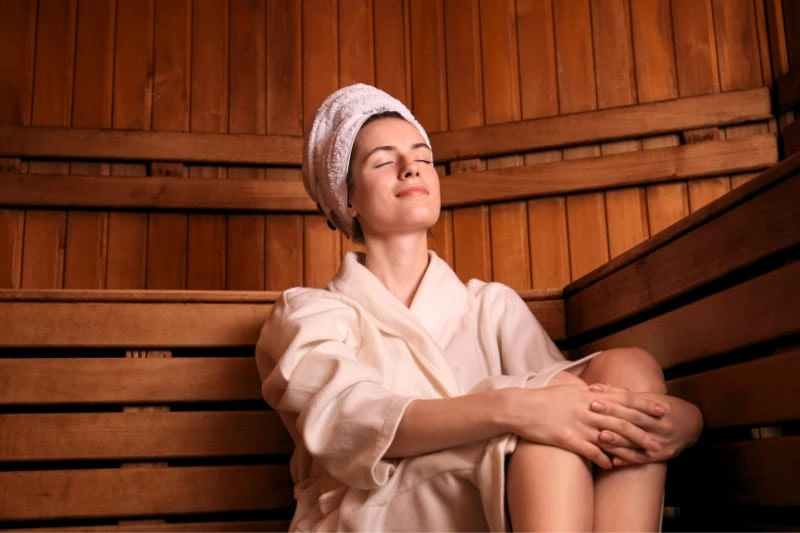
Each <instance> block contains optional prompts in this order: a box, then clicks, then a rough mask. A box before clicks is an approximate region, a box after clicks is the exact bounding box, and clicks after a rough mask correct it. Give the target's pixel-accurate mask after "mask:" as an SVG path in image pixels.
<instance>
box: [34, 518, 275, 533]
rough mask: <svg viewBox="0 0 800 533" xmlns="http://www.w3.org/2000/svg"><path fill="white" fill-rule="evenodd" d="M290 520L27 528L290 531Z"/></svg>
mask: <svg viewBox="0 0 800 533" xmlns="http://www.w3.org/2000/svg"><path fill="white" fill-rule="evenodd" d="M288 530H289V520H252V521H243V520H237V521H233V520H232V521H230V522H172V523H170V522H166V523H162V524H158V523H152V522H146V521H145V522H144V523H129V524H118V525H103V526H75V527H56V528H53V527H49V528H45V529H40V528H26V529H25V531H26V532H34V531H35V532H37V533H38V532H41V531H120V532H123V531H203V532H215V531H225V532H242V533H245V532H251V531H288Z"/></svg>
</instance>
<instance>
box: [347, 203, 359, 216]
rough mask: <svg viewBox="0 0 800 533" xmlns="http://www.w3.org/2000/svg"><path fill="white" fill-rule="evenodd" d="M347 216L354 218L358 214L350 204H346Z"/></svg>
mask: <svg viewBox="0 0 800 533" xmlns="http://www.w3.org/2000/svg"><path fill="white" fill-rule="evenodd" d="M347 216H349V217H350V218H356V216H358V211H356V208H355V207H353V206H352V205H350V204H347Z"/></svg>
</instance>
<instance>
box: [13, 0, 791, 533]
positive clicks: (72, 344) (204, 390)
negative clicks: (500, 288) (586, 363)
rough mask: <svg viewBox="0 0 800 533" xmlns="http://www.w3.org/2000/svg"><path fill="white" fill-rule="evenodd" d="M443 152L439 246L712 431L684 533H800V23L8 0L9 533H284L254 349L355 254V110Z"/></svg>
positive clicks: (480, 4) (777, 17)
mask: <svg viewBox="0 0 800 533" xmlns="http://www.w3.org/2000/svg"><path fill="white" fill-rule="evenodd" d="M356 82H365V83H370V84H373V85H376V86H377V87H380V88H382V89H384V90H385V91H387V92H389V93H390V94H392V95H394V96H396V97H397V98H399V99H400V100H402V101H404V102H405V103H407V104H408V106H409V108H411V109H412V111H413V112H414V114H415V115H416V117H417V118H418V119H419V121H420V122H421V123H422V124H423V126H424V127H425V128H426V129H427V131H428V133H429V134H430V138H431V144H432V147H433V152H434V156H435V159H436V164H437V166H436V168H437V170H438V172H439V175H440V176H441V184H442V185H441V186H442V199H443V205H444V207H443V210H442V213H441V216H440V219H439V221H438V223H437V224H436V226H435V227H434V229H433V230H432V231H431V233H430V237H429V245H430V247H431V249H432V250H434V251H435V252H436V253H437V254H438V255H439V256H440V257H442V258H444V259H445V260H446V261H447V262H448V263H449V264H450V265H451V266H452V267H453V268H454V270H455V272H456V273H457V274H458V276H459V277H460V278H461V279H462V280H464V281H466V280H468V279H471V278H480V279H484V280H495V281H499V282H502V283H505V284H507V285H509V286H510V287H512V288H513V289H515V290H517V291H518V292H519V294H520V295H521V296H522V297H523V298H524V299H525V301H526V302H527V303H528V305H529V307H530V308H531V310H532V311H533V312H534V313H536V315H537V317H539V320H540V321H541V322H542V324H543V325H544V326H545V328H546V329H547V331H548V333H549V334H550V335H551V337H552V338H553V339H554V340H555V341H556V342H557V343H558V344H559V346H560V347H561V348H563V349H564V351H565V352H566V353H567V354H568V355H569V356H573V355H574V356H578V355H581V354H584V353H588V352H589V351H590V350H594V349H601V348H603V347H606V346H613V345H620V344H637V345H641V346H644V347H645V348H647V349H648V350H650V351H651V353H653V354H654V355H655V356H656V358H657V359H658V360H659V363H660V364H661V365H662V368H663V369H664V372H665V376H666V378H667V380H668V387H669V390H670V392H671V393H673V394H677V395H680V396H682V397H684V398H686V399H688V400H690V401H693V402H695V403H696V404H697V405H699V406H700V407H701V409H702V411H703V414H704V417H705V428H704V431H703V435H702V436H701V439H700V441H699V442H698V444H697V445H696V446H695V447H693V448H692V449H689V450H687V451H686V452H685V453H684V454H682V455H681V456H680V457H678V458H677V459H675V460H673V461H671V462H670V465H669V474H668V481H667V490H666V495H665V505H664V518H663V527H664V529H665V530H667V531H697V530H719V531H723V530H725V531H727V530H763V531H783V530H792V531H800V488H798V487H800V431H798V428H799V427H800V395H798V392H797V387H796V383H795V381H796V380H797V378H798V376H800V347H798V339H799V338H800V320H799V319H798V317H800V289H799V287H800V283H798V281H800V270H799V267H798V263H797V259H798V256H799V255H800V254H799V253H798V252H800V210H799V209H798V203H800V180H798V178H797V173H798V172H800V159H798V157H800V155H796V153H797V152H800V127H796V126H798V124H800V121H799V122H797V123H795V122H794V117H795V114H796V112H797V111H798V109H800V3H798V2H795V1H794V0H0V529H13V530H20V531H41V530H48V531H52V530H63V531H76V530H80V531H266V530H278V531H281V530H283V531H285V530H286V528H287V527H288V525H289V520H290V518H291V516H292V511H293V498H292V484H291V479H290V477H289V471H288V466H287V465H288V459H289V456H290V454H291V451H292V442H291V439H290V438H289V436H288V434H287V433H286V431H285V430H284V429H283V426H282V425H281V422H280V420H279V419H278V417H277V416H276V414H275V413H274V412H272V411H270V410H269V408H268V407H267V406H266V404H265V403H264V402H263V400H262V399H261V395H260V390H259V385H260V383H259V380H258V376H257V373H256V370H255V364H254V361H253V345H254V343H255V340H256V339H257V336H258V332H259V329H260V326H261V324H263V321H264V319H265V318H266V316H267V315H268V314H269V311H270V309H271V306H272V304H273V302H274V301H275V299H276V298H277V296H278V295H279V294H280V291H282V290H284V289H286V288H289V287H293V286H300V285H303V286H310V287H324V286H325V285H326V283H327V281H328V280H329V279H330V278H331V277H332V276H333V275H334V274H335V273H336V271H337V269H338V267H339V264H340V262H341V260H342V256H343V254H345V253H346V252H348V251H351V250H356V249H358V246H357V245H354V244H353V243H352V242H351V241H349V240H348V239H346V238H344V237H343V236H342V234H341V233H339V232H334V231H331V230H330V229H329V228H328V226H327V224H326V221H325V219H324V217H322V216H321V215H320V214H319V213H318V211H317V209H316V206H315V204H314V203H313V202H312V201H311V200H310V199H309V198H308V196H307V195H306V193H305V191H304V189H303V185H302V178H301V171H300V164H301V160H302V142H303V132H304V131H305V130H306V129H307V128H308V127H309V123H310V121H311V119H312V117H313V112H314V111H315V109H316V108H317V106H318V105H319V104H320V103H321V102H322V100H323V98H324V97H325V96H326V95H328V94H329V93H330V92H332V91H333V90H335V89H337V88H339V87H343V86H346V85H349V84H352V83H356Z"/></svg>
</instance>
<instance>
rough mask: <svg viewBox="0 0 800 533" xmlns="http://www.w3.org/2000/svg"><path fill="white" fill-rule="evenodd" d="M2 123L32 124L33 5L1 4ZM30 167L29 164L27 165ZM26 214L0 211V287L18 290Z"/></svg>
mask: <svg viewBox="0 0 800 533" xmlns="http://www.w3.org/2000/svg"><path fill="white" fill-rule="evenodd" d="M0 35H2V36H3V42H4V44H5V46H2V47H0V64H2V65H3V66H4V67H3V68H2V69H0V123H2V124H12V125H17V126H22V125H26V124H30V121H31V99H32V94H33V66H34V47H35V42H36V6H35V4H33V3H31V2H2V3H0ZM19 166H20V165H19V161H18V160H14V161H13V162H10V161H8V160H2V159H0V167H2V170H0V172H5V171H8V170H18V167H19ZM25 166H26V167H27V164H26V165H25ZM24 230H25V212H24V211H18V210H11V209H0V287H4V288H19V287H20V284H21V278H22V243H23V240H24Z"/></svg>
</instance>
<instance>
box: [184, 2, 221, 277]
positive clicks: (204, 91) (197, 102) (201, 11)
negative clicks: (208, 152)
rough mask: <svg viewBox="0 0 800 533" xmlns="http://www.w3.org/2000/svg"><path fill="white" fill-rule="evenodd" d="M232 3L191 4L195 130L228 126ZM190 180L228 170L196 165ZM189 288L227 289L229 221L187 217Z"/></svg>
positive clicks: (213, 216)
mask: <svg viewBox="0 0 800 533" xmlns="http://www.w3.org/2000/svg"><path fill="white" fill-rule="evenodd" d="M229 32H230V3H229V1H228V0H223V1H212V0H196V1H195V2H194V4H193V5H192V88H191V90H192V99H191V103H190V107H189V109H190V129H191V131H202V132H214V133H224V132H226V131H227V130H228V121H229V114H230V110H229V98H230V92H229V90H230V89H229V83H230V77H229V76H230V71H229V61H230V54H229V50H230V36H229ZM189 176H190V177H197V178H207V179H224V178H227V177H228V172H227V168H224V167H215V166H197V167H191V168H190V169H189ZM187 222H188V225H187V226H188V227H187V231H188V237H187V241H188V248H187V250H188V251H187V256H186V287H187V288H188V289H206V290H208V289H212V290H213V289H224V288H225V286H226V281H227V267H228V265H227V263H226V250H227V247H228V239H227V222H228V220H227V216H226V215H225V214H198V215H189V218H188V221H187Z"/></svg>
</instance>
